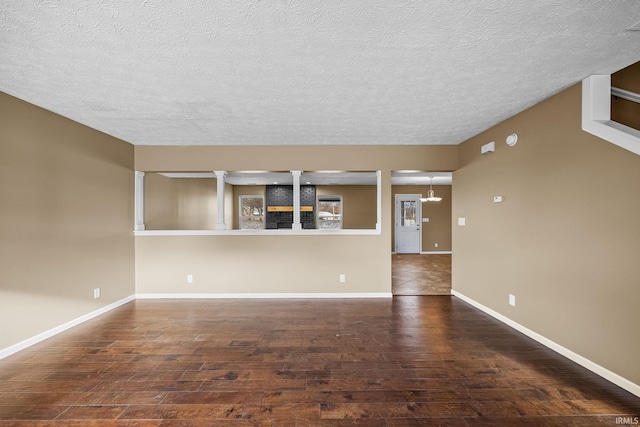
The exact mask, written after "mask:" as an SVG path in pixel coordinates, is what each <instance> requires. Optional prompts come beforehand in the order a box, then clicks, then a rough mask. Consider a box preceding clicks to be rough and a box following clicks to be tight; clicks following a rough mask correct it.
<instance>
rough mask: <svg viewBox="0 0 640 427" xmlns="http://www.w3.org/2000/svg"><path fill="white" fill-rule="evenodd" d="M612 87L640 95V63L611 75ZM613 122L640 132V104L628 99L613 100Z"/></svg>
mask: <svg viewBox="0 0 640 427" xmlns="http://www.w3.org/2000/svg"><path fill="white" fill-rule="evenodd" d="M611 86H613V87H617V88H620V89H624V90H628V91H631V92H635V93H640V62H637V63H635V64H633V65H630V66H628V67H627V68H623V69H622V70H620V71H617V72H615V73H614V74H612V75H611ZM611 120H613V121H615V122H618V123H622V124H624V125H627V126H630V127H632V128H634V129H638V130H640V104H637V103H635V102H633V101H628V100H626V99H622V98H620V99H612V102H611Z"/></svg>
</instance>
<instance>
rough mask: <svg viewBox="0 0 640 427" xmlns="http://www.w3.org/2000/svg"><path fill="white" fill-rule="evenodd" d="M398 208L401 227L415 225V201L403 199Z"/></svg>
mask: <svg viewBox="0 0 640 427" xmlns="http://www.w3.org/2000/svg"><path fill="white" fill-rule="evenodd" d="M400 209H401V213H400V216H401V217H400V225H402V226H403V227H407V226H413V225H417V221H416V202H415V201H412V200H403V201H402V202H401V206H400Z"/></svg>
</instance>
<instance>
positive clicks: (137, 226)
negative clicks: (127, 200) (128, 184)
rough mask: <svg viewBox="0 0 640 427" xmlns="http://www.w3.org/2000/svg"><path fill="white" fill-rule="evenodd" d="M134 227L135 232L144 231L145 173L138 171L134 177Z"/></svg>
mask: <svg viewBox="0 0 640 427" xmlns="http://www.w3.org/2000/svg"><path fill="white" fill-rule="evenodd" d="M133 185H134V187H133V194H134V196H133V197H134V201H133V205H134V207H133V210H134V225H133V229H134V230H135V231H143V230H144V172H139V171H136V173H135V177H134V184H133Z"/></svg>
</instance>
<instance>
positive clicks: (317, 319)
mask: <svg viewBox="0 0 640 427" xmlns="http://www.w3.org/2000/svg"><path fill="white" fill-rule="evenodd" d="M639 415H640V399H639V398H637V397H635V396H633V395H631V394H630V393H627V392H625V391H624V390H622V389H620V388H618V387H616V386H614V385H612V384H611V383H609V382H607V381H605V380H603V379H601V378H600V377H598V376H596V375H595V374H593V373H591V372H589V371H587V370H585V369H583V368H581V367H580V366H578V365H575V364H574V363H572V362H569V361H568V360H566V359H565V358H563V357H561V356H559V355H558V354H556V353H554V352H552V351H551V350H549V349H547V348H545V347H543V346H541V345H539V344H537V343H535V342H534V341H532V340H530V339H528V338H527V337H524V336H523V335H521V334H519V333H518V332H515V331H514V330H512V329H510V328H508V327H506V326H504V325H503V324H501V323H499V322H497V321H496V320H495V319H492V318H491V317H489V316H487V315H485V314H484V313H482V312H480V311H478V310H476V309H475V308H473V307H471V306H469V305H467V304H465V303H464V302H461V301H460V300H458V299H456V298H454V297H450V296H436V297H397V298H393V299H369V300H349V299H346V300H138V301H135V302H132V303H129V304H126V305H124V306H122V307H120V308H118V309H116V310H114V311H112V312H110V313H107V314H105V315H103V316H101V317H99V318H96V319H93V320H91V321H89V322H86V323H84V324H82V325H80V326H78V327H75V328H73V329H71V330H69V331H67V332H65V333H63V334H60V335H58V336H56V337H54V338H51V339H49V340H47V341H44V342H42V343H40V344H38V345H35V346H33V347H30V348H29V349H26V350H24V351H22V352H20V353H18V354H15V355H13V356H10V357H8V358H6V359H4V360H1V361H0V427H7V426H38V427H45V426H46V427H51V426H78V427H79V426H83V427H84V426H110V427H119V426H139V427H158V426H160V427H183V426H191V427H199V426H374V427H376V426H386V427H401V426H415V425H452V426H468V425H505V426H513V425H524V426H591V425H608V426H612V425H616V417H619V416H632V417H633V416H639Z"/></svg>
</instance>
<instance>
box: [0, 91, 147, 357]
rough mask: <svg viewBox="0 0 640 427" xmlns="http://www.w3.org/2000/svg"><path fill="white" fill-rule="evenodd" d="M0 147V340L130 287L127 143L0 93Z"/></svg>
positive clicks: (21, 335)
mask: <svg viewBox="0 0 640 427" xmlns="http://www.w3.org/2000/svg"><path fill="white" fill-rule="evenodd" d="M0 148H1V154H0V199H1V200H2V204H1V205H0V313H1V314H0V330H1V331H2V333H1V334H0V349H3V348H7V347H9V346H11V345H14V344H17V343H19V342H21V341H23V340H25V339H27V338H31V337H33V336H35V335H37V334H39V333H42V332H45V331H47V330H49V329H51V328H54V327H57V326H59V325H61V324H63V323H65V322H68V321H71V320H73V319H76V318H78V317H80V316H82V315H85V314H87V313H90V312H92V311H94V310H97V309H99V308H101V307H104V306H106V305H108V304H110V303H113V302H115V301H118V300H121V299H122V298H125V297H128V296H130V295H132V294H134V292H135V289H134V239H133V233H132V230H133V154H134V153H133V147H132V146H131V145H129V144H127V143H125V142H123V141H120V140H117V139H115V138H112V137H109V136H107V135H105V134H102V133H100V132H97V131H94V130H92V129H89V128H87V127H85V126H82V125H79V124H77V123H75V122H72V121H70V120H67V119H65V118H62V117H60V116H58V115H56V114H53V113H51V112H48V111H45V110H43V109H40V108H37V107H35V106H33V105H31V104H28V103H26V102H23V101H20V100H18V99H16V98H13V97H11V96H9V95H6V94H3V93H0ZM96 287H100V288H101V289H102V297H101V298H99V299H96V300H94V299H93V289H94V288H96Z"/></svg>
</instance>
